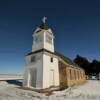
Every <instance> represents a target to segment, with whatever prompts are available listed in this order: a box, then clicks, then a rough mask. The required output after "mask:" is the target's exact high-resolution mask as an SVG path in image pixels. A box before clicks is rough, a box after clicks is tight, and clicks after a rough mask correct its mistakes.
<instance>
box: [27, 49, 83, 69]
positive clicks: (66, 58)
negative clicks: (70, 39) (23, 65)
mask: <svg viewBox="0 0 100 100" xmlns="http://www.w3.org/2000/svg"><path fill="white" fill-rule="evenodd" d="M39 52H48V53H50V54H53V55H56V56H58V57H60V58H61V59H63V60H64V61H65V62H66V63H67V64H70V65H72V66H75V67H77V68H81V67H80V66H78V65H77V64H76V63H74V62H73V61H72V60H71V59H70V58H68V57H66V56H64V55H63V54H61V53H59V52H57V51H55V52H51V51H49V50H46V49H40V50H38V51H34V52H30V53H28V54H27V55H26V56H29V55H32V54H36V53H39ZM81 69H82V68H81Z"/></svg>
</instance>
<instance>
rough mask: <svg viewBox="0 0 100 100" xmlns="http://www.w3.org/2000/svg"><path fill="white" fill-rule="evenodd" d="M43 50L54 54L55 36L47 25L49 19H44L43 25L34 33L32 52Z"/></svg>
mask: <svg viewBox="0 0 100 100" xmlns="http://www.w3.org/2000/svg"><path fill="white" fill-rule="evenodd" d="M41 49H46V50H48V51H51V52H54V35H53V33H52V30H51V29H50V28H49V27H48V25H47V18H46V17H44V18H43V19H42V23H41V25H40V26H38V27H37V29H36V30H35V32H34V33H33V45H32V52H34V51H38V50H41Z"/></svg>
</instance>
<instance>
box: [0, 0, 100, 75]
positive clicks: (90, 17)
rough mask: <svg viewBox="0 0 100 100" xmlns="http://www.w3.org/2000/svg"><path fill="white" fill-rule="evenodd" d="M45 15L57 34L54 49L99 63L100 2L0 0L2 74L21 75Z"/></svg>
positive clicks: (82, 0)
mask: <svg viewBox="0 0 100 100" xmlns="http://www.w3.org/2000/svg"><path fill="white" fill-rule="evenodd" d="M43 16H47V17H48V24H49V26H50V27H51V28H52V30H53V32H54V35H55V50H57V51H59V52H61V53H63V54H64V55H66V56H68V57H69V58H71V59H74V58H75V56H76V55H77V54H79V55H81V56H83V57H86V58H87V59H88V60H90V61H91V60H92V59H97V60H100V55H99V54H100V44H99V43H100V1H99V0H61V1H60V0H0V73H15V74H16V73H22V72H23V70H24V66H25V55H26V54H27V53H29V52H31V48H32V33H33V32H34V30H35V29H36V27H37V26H38V25H40V23H41V19H42V17H43Z"/></svg>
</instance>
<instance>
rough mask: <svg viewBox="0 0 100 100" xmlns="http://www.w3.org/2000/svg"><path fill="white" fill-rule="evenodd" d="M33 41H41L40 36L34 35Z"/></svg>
mask: <svg viewBox="0 0 100 100" xmlns="http://www.w3.org/2000/svg"><path fill="white" fill-rule="evenodd" d="M34 41H35V42H36V43H38V42H40V41H42V39H41V36H39V35H37V36H35V37H34Z"/></svg>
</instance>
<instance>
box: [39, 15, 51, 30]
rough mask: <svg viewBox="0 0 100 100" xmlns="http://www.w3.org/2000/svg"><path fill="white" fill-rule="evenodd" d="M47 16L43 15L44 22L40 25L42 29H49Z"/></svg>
mask: <svg viewBox="0 0 100 100" xmlns="http://www.w3.org/2000/svg"><path fill="white" fill-rule="evenodd" d="M46 20H47V17H45V16H44V17H43V19H42V23H41V25H40V26H39V28H41V29H45V30H48V28H49V27H48V25H47V21H46Z"/></svg>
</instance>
